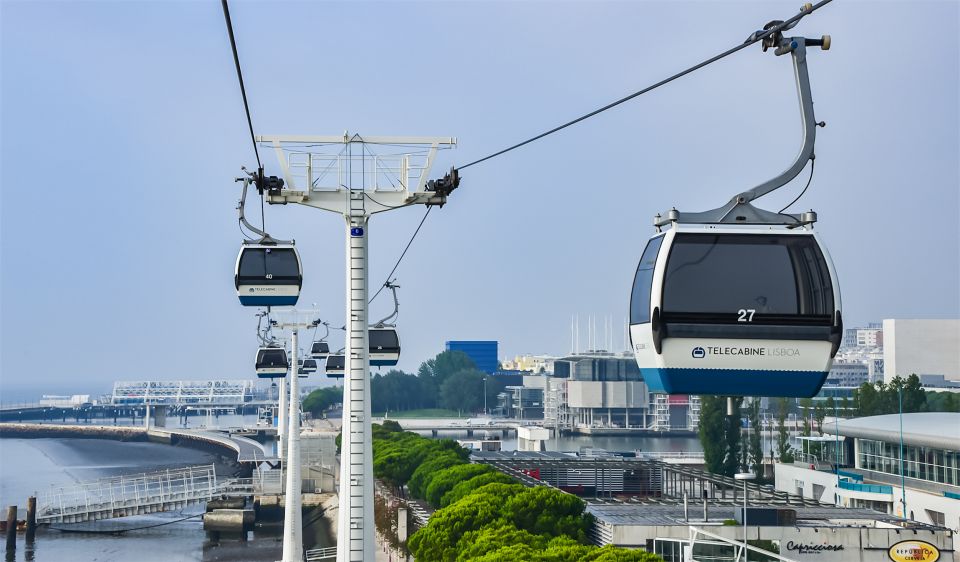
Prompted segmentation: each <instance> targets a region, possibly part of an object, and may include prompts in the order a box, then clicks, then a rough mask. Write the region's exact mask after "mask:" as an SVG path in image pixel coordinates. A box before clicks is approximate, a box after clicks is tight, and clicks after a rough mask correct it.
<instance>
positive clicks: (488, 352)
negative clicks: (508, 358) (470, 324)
mask: <svg viewBox="0 0 960 562" xmlns="http://www.w3.org/2000/svg"><path fill="white" fill-rule="evenodd" d="M447 351H462V352H464V353H466V354H467V355H468V356H469V357H470V359H473V362H474V363H476V364H477V369H480V370H481V371H483V372H484V373H489V374H493V373H495V372H496V370H497V367H498V366H499V364H500V362H499V360H498V357H499V356H498V354H497V342H496V341H469V340H462V341H448V342H447Z"/></svg>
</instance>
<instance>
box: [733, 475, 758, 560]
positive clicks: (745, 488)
mask: <svg viewBox="0 0 960 562" xmlns="http://www.w3.org/2000/svg"><path fill="white" fill-rule="evenodd" d="M733 477H734V478H735V479H736V480H743V562H747V480H754V479H755V478H756V477H757V475H756V474H754V473H752V472H738V473H736V474H734V475H733Z"/></svg>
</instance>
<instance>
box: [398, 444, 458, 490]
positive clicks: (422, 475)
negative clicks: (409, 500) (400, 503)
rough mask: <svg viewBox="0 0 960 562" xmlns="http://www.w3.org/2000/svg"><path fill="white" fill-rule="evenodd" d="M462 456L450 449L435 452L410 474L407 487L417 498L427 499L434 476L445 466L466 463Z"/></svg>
mask: <svg viewBox="0 0 960 562" xmlns="http://www.w3.org/2000/svg"><path fill="white" fill-rule="evenodd" d="M465 463H466V461H464V460H463V459H462V458H460V457H459V456H457V455H456V454H454V453H453V452H450V451H444V452H442V453H435V454H433V455H431V456H430V458H429V459H427V460H425V461H423V464H421V465H420V466H418V467H417V469H416V470H414V471H413V474H412V475H411V476H410V481H409V482H408V483H407V488H409V489H410V493H411V494H412V495H413V497H415V498H421V499H426V493H427V487H428V486H429V485H430V481H431V480H433V477H434V476H435V475H436V474H437V473H438V472H440V471H441V470H443V469H445V468H450V467H451V466H454V465H458V464H465Z"/></svg>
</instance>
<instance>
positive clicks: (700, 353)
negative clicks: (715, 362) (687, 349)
mask: <svg viewBox="0 0 960 562" xmlns="http://www.w3.org/2000/svg"><path fill="white" fill-rule="evenodd" d="M690 355H692V356H693V358H694V359H703V358H704V357H706V356H707V351H706V350H705V349H703V348H702V347H695V348H693V352H692V353H691V354H690Z"/></svg>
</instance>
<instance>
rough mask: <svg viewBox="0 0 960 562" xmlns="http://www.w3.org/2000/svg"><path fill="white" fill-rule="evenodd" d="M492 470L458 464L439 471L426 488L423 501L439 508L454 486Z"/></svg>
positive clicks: (484, 467)
mask: <svg viewBox="0 0 960 562" xmlns="http://www.w3.org/2000/svg"><path fill="white" fill-rule="evenodd" d="M493 470H494V469H493V468H492V467H490V466H488V465H485V464H460V465H454V466H451V467H450V468H446V469H444V470H441V471H439V472H437V473H435V474H434V475H433V478H431V479H430V484H429V485H427V487H426V493H425V494H424V499H425V500H427V501H428V502H429V503H430V505H432V506H433V507H440V506H441V505H442V502H441V500H442V499H443V496H444V495H445V494H446V493H447V492H449V491H451V490H452V489H453V488H454V486H456V485H457V484H459V483H460V482H463V481H464V480H469V479H471V478H474V477H476V476H480V475H481V474H486V473H489V472H493Z"/></svg>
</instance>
